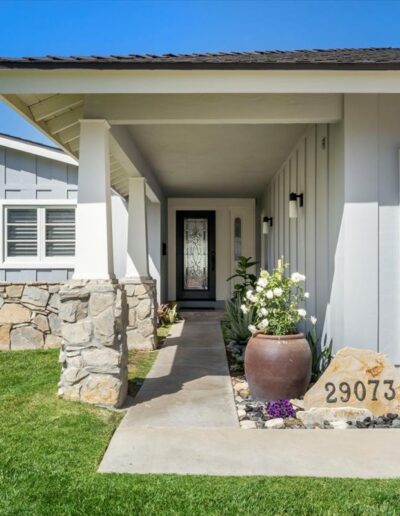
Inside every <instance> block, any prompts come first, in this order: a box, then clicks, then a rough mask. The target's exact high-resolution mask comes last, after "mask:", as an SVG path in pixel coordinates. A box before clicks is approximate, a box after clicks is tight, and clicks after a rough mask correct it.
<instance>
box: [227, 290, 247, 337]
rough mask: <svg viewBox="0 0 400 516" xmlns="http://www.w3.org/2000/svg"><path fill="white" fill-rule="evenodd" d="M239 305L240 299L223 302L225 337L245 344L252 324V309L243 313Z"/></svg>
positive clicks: (240, 303)
mask: <svg viewBox="0 0 400 516" xmlns="http://www.w3.org/2000/svg"><path fill="white" fill-rule="evenodd" d="M241 305H242V302H241V299H240V297H237V298H235V299H233V300H232V301H226V302H225V323H226V324H225V335H226V337H228V339H230V340H234V341H236V342H241V343H247V341H248V340H249V338H250V335H251V333H250V330H249V326H251V325H252V324H253V322H254V309H250V310H248V311H247V312H246V313H244V312H243V311H242V309H241Z"/></svg>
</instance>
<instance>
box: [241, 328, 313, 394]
mask: <svg viewBox="0 0 400 516" xmlns="http://www.w3.org/2000/svg"><path fill="white" fill-rule="evenodd" d="M244 369H245V374H246V379H247V382H248V384H249V390H250V394H251V396H252V397H253V398H254V399H256V400H260V401H275V400H285V399H286V400H288V399H292V398H298V397H299V396H302V395H303V394H304V393H305V392H306V390H307V387H308V384H309V383H310V378H311V350H310V346H309V345H308V342H307V341H306V339H305V338H304V335H303V334H302V333H298V334H297V335H283V336H277V335H264V334H263V333H259V332H256V333H254V335H253V336H252V337H251V338H250V340H249V342H248V344H247V348H246V353H245V357H244Z"/></svg>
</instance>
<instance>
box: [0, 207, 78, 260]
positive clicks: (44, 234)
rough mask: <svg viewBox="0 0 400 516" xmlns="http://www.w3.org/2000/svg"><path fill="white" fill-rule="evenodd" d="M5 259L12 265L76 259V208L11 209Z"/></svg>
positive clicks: (8, 213)
mask: <svg viewBox="0 0 400 516" xmlns="http://www.w3.org/2000/svg"><path fill="white" fill-rule="evenodd" d="M5 236H6V238H5V256H6V259H8V260H11V261H18V260H19V261H59V260H61V258H67V257H73V256H74V255H75V208H70V207H65V206H62V207H42V206H41V207H15V208H14V207H7V208H6V209H5Z"/></svg>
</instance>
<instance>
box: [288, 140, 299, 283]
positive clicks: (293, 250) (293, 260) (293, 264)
mask: <svg viewBox="0 0 400 516" xmlns="http://www.w3.org/2000/svg"><path fill="white" fill-rule="evenodd" d="M296 149H297V147H296ZM296 149H295V150H294V151H293V152H292V154H291V156H290V158H289V168H290V192H297V166H296V165H297V163H296ZM288 201H289V199H286V209H287V210H289V202H288ZM289 233H290V258H289V259H290V272H291V273H292V272H295V271H297V219H289Z"/></svg>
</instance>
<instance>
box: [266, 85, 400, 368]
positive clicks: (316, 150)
mask: <svg viewBox="0 0 400 516" xmlns="http://www.w3.org/2000/svg"><path fill="white" fill-rule="evenodd" d="M324 137H326V138H327V145H326V148H325V149H323V148H322V139H323V138H324ZM399 149H400V95H377V94H373V95H355V94H354V95H353V94H350V95H345V96H344V119H343V122H340V123H337V124H331V125H329V126H327V125H317V126H309V128H308V129H307V132H306V134H305V135H304V136H303V137H302V138H301V139H300V140H299V142H298V143H297V145H296V146H295V149H294V150H293V152H292V153H291V154H290V156H288V158H287V160H286V161H285V163H284V164H283V165H282V167H281V168H280V169H279V170H278V172H277V174H276V175H275V176H274V178H273V179H272V181H270V183H269V184H268V186H267V189H266V195H265V199H264V200H263V203H262V210H263V211H264V212H265V214H266V215H268V216H270V215H271V214H272V215H273V216H274V227H273V229H272V231H271V233H270V235H269V236H268V237H267V241H266V242H265V241H264V242H263V245H262V247H263V248H264V256H265V260H266V261H267V264H268V266H269V267H271V266H272V265H274V263H275V262H276V259H277V258H278V257H279V256H280V255H281V254H284V255H285V258H286V259H287V260H288V261H290V262H291V264H292V267H291V269H292V270H294V269H298V270H299V271H301V272H305V274H306V276H307V285H306V288H307V290H308V291H309V292H310V296H311V298H310V301H309V302H308V303H307V305H308V306H307V309H308V312H309V313H310V314H316V315H317V317H318V319H319V328H320V330H322V329H324V332H326V333H327V334H328V336H329V337H332V338H333V342H334V347H335V349H338V348H341V347H343V346H353V347H360V348H370V349H374V350H379V351H381V352H384V353H386V354H388V355H389V357H390V358H391V359H392V360H393V361H394V362H395V363H396V364H400V317H399V315H400V313H399V312H400V289H399V287H400V271H399V263H400V242H399V236H400V220H399ZM292 190H293V191H297V192H299V193H300V192H303V193H304V196H305V197H304V208H303V209H299V217H298V219H297V220H289V219H288V195H289V192H290V191H292ZM275 221H276V222H275Z"/></svg>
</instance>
